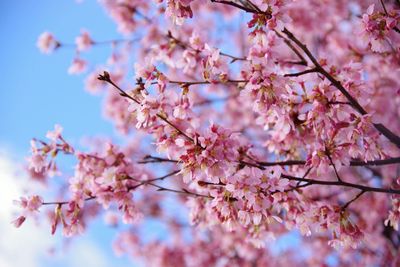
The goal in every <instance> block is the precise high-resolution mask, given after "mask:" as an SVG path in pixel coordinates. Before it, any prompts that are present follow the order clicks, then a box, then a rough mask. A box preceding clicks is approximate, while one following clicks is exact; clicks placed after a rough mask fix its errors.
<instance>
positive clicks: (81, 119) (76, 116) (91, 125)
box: [0, 0, 132, 267]
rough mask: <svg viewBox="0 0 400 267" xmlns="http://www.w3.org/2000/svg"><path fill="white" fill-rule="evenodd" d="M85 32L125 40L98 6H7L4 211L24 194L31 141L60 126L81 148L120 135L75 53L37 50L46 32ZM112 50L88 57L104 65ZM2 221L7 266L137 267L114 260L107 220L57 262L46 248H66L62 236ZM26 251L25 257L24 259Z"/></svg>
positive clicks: (2, 14)
mask: <svg viewBox="0 0 400 267" xmlns="http://www.w3.org/2000/svg"><path fill="white" fill-rule="evenodd" d="M82 28H85V29H88V30H89V31H90V33H91V34H92V36H94V38H95V39H97V40H109V39H113V38H116V37H118V36H119V34H117V32H116V31H115V25H114V23H113V22H112V21H111V19H110V18H109V17H108V16H107V14H106V13H105V12H104V10H102V8H101V6H100V5H99V4H98V3H97V1H94V0H86V1H84V2H83V3H81V4H77V3H76V2H75V1H74V0H57V1H54V0H13V1H0V32H1V36H2V41H1V49H0V57H1V60H2V62H1V64H0V73H1V77H2V81H1V85H0V120H1V121H0V166H1V170H0V179H1V180H0V195H2V198H0V200H1V201H2V206H3V207H2V209H0V212H1V213H3V212H9V211H10V210H12V207H11V206H10V204H11V201H12V199H15V198H16V197H17V196H18V194H23V192H22V189H21V186H20V184H21V181H23V179H24V178H23V177H22V178H21V176H24V175H23V174H22V175H21V174H20V175H18V177H15V176H16V175H15V173H17V172H18V170H19V168H20V164H21V163H23V162H24V158H25V156H26V155H27V154H28V152H29V141H30V139H31V138H32V137H39V138H42V137H44V136H45V134H46V132H47V131H48V130H51V129H53V127H54V124H56V123H58V124H61V125H62V126H63V127H64V129H65V131H64V133H65V137H66V138H67V139H68V140H71V141H72V143H74V144H79V141H80V139H81V138H82V136H93V135H98V134H99V133H100V134H102V135H114V130H113V127H112V125H111V124H110V123H109V122H107V121H105V120H104V119H103V118H102V116H101V114H102V112H101V106H102V105H101V103H102V99H101V98H100V97H94V96H92V95H90V94H88V93H87V92H85V91H84V89H83V88H84V85H83V79H84V76H70V75H68V74H67V68H68V67H69V65H70V63H71V61H72V58H73V56H74V51H73V50H72V49H62V50H59V51H57V52H56V53H54V54H52V55H50V56H48V55H43V54H41V53H40V52H39V51H38V49H37V47H36V41H37V38H38V36H39V34H40V33H42V32H43V31H50V32H52V33H54V35H55V36H56V37H57V39H59V40H61V41H64V42H69V43H72V42H73V41H74V39H75V37H76V36H77V35H78V34H79V33H80V30H81V29H82ZM109 52H110V48H109V47H96V48H95V49H93V50H92V51H90V53H89V54H87V55H86V54H85V55H84V57H85V56H86V57H87V58H88V59H90V61H91V62H94V63H95V64H96V63H101V62H104V61H105V57H106V56H107V55H108V54H109ZM38 190H40V189H38ZM3 202H5V203H3ZM3 215H4V214H2V215H1V216H0V233H1V234H2V236H3V237H2V239H1V240H0V266H2V267H19V266H28V265H26V262H28V263H29V266H55V265H57V266H88V267H102V266H111V265H113V266H132V265H130V264H128V263H130V261H128V259H127V258H126V257H125V258H122V259H121V258H120V259H117V258H115V257H114V256H113V252H112V251H111V242H112V240H113V238H114V234H115V231H114V230H110V229H108V228H106V227H105V226H103V222H102V220H101V219H99V220H98V221H97V222H95V223H93V224H92V225H91V227H90V230H89V231H88V232H87V233H85V235H84V236H82V237H79V238H77V239H76V240H72V244H71V246H70V249H69V250H67V252H65V253H60V252H59V251H58V252H56V255H55V257H49V256H48V251H47V249H48V248H49V247H50V246H51V245H53V244H57V246H58V247H60V246H61V242H60V240H61V238H60V237H52V236H50V231H49V229H48V228H44V227H39V228H36V227H35V226H34V223H33V222H27V225H26V227H25V229H24V228H22V229H18V230H17V231H16V229H12V226H11V225H10V224H9V222H10V218H9V216H3ZM58 235H59V236H60V233H58ZM7 236H8V237H9V238H6V237H7ZM21 240H24V242H23V244H22V243H21ZM21 251H25V252H24V255H21V253H22V252H21ZM20 257H24V258H26V259H25V260H23V259H22V258H20Z"/></svg>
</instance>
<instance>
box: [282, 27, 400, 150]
mask: <svg viewBox="0 0 400 267" xmlns="http://www.w3.org/2000/svg"><path fill="white" fill-rule="evenodd" d="M282 32H283V33H284V34H285V35H286V36H287V37H288V38H289V39H290V40H291V41H293V42H294V43H295V44H296V45H297V46H298V47H299V48H300V49H301V50H302V51H303V52H304V53H305V54H306V55H307V57H308V58H309V59H310V60H311V62H312V63H313V64H314V66H315V67H316V68H317V70H318V72H319V73H321V74H322V75H323V76H325V77H326V78H327V79H328V80H329V81H330V82H331V83H332V85H333V86H335V87H336V88H337V89H338V90H339V91H340V92H341V93H342V94H343V95H344V96H345V97H346V98H347V100H348V101H349V102H350V103H351V105H352V106H353V108H354V109H355V110H357V111H358V112H359V113H360V114H361V115H366V114H368V113H367V111H366V110H365V109H364V108H363V107H362V106H361V105H360V104H359V103H358V101H357V100H356V99H355V98H354V97H353V96H352V95H351V94H350V93H349V92H348V91H347V90H346V89H345V88H344V87H343V85H342V84H341V82H340V81H338V80H336V79H335V78H334V77H333V76H332V75H331V74H329V73H328V72H327V71H326V70H325V69H324V68H323V67H322V66H321V65H320V64H319V62H318V61H317V59H316V58H315V57H314V56H313V55H312V53H311V52H310V50H309V49H308V48H307V46H306V45H305V44H303V43H302V42H301V41H300V40H298V39H297V38H296V37H295V36H294V35H293V33H292V32H290V31H289V30H288V29H286V28H284V29H283V31H282ZM373 125H374V127H375V128H376V129H377V130H378V131H379V132H380V133H381V134H383V135H384V136H385V137H386V138H387V139H389V140H390V141H391V142H392V143H393V144H395V145H396V146H397V147H398V148H400V136H398V135H396V134H394V133H393V132H392V131H390V130H389V129H388V128H386V127H385V126H384V125H383V124H381V123H374V124H373Z"/></svg>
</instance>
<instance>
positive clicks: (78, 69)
mask: <svg viewBox="0 0 400 267" xmlns="http://www.w3.org/2000/svg"><path fill="white" fill-rule="evenodd" d="M86 67H87V62H86V61H85V60H83V59H81V58H75V59H74V60H73V61H72V64H71V66H70V67H69V68H68V73H69V74H80V73H82V72H84V71H85V70H86Z"/></svg>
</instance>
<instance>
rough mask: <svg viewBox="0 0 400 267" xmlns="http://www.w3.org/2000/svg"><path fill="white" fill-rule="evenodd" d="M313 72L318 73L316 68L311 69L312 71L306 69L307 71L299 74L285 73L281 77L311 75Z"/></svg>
mask: <svg viewBox="0 0 400 267" xmlns="http://www.w3.org/2000/svg"><path fill="white" fill-rule="evenodd" d="M313 72H318V69H317V68H312V69H308V70H303V71H300V72H296V73H287V74H285V75H283V76H284V77H298V76H301V75H304V74H307V73H313Z"/></svg>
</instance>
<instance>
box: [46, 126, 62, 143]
mask: <svg viewBox="0 0 400 267" xmlns="http://www.w3.org/2000/svg"><path fill="white" fill-rule="evenodd" d="M62 131H63V128H62V127H61V126H60V125H58V124H56V125H54V131H48V132H47V134H46V137H47V138H49V139H50V140H52V141H57V139H59V138H60V137H61V133H62Z"/></svg>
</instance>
